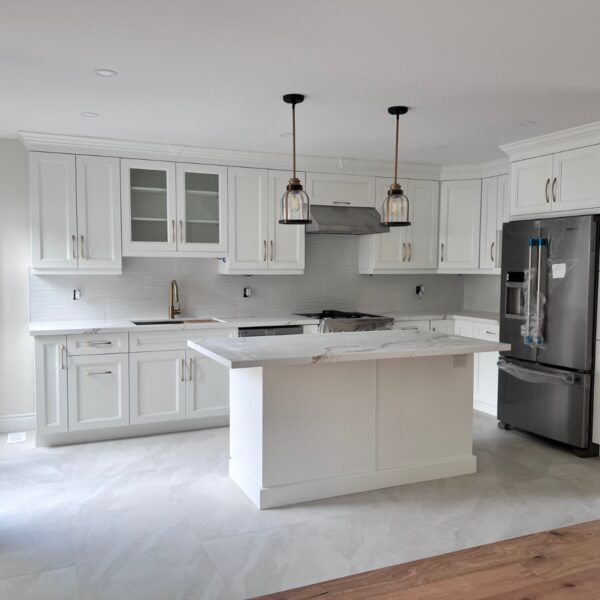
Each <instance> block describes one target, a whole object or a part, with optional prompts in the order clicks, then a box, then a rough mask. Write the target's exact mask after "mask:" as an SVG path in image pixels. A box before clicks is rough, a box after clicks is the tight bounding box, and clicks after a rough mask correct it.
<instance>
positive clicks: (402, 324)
mask: <svg viewBox="0 0 600 600" xmlns="http://www.w3.org/2000/svg"><path fill="white" fill-rule="evenodd" d="M393 329H395V330H396V331H429V321H394V326H393Z"/></svg>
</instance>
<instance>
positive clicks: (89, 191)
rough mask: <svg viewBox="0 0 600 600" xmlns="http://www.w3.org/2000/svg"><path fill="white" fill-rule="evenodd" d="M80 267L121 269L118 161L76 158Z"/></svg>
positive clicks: (99, 158) (100, 157)
mask: <svg viewBox="0 0 600 600" xmlns="http://www.w3.org/2000/svg"><path fill="white" fill-rule="evenodd" d="M76 164H77V230H78V236H79V239H78V243H79V267H80V268H85V269H120V268H121V196H120V194H121V191H120V183H119V159H118V158H109V157H103V156H77V159H76Z"/></svg>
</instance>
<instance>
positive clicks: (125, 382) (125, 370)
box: [69, 354, 129, 431]
mask: <svg viewBox="0 0 600 600" xmlns="http://www.w3.org/2000/svg"><path fill="white" fill-rule="evenodd" d="M128 424H129V366H128V360H127V354H104V355H98V356H70V357H69V431H81V430H86V429H102V428H104V427H116V426H120V425H128Z"/></svg>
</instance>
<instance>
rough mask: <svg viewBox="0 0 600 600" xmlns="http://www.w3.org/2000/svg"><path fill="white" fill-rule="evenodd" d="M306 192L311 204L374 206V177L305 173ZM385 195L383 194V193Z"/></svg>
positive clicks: (379, 200) (375, 202)
mask: <svg viewBox="0 0 600 600" xmlns="http://www.w3.org/2000/svg"><path fill="white" fill-rule="evenodd" d="M306 192H307V194H308V197H309V198H310V202H311V204H324V205H327V206H368V207H375V206H376V205H377V204H379V203H380V202H383V196H382V197H381V198H376V197H375V177H365V176H363V175H345V174H337V173H336V174H331V173H307V175H306ZM384 195H385V194H384Z"/></svg>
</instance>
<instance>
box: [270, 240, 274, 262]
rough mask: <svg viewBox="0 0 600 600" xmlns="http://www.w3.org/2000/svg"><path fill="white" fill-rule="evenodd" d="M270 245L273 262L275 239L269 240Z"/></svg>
mask: <svg viewBox="0 0 600 600" xmlns="http://www.w3.org/2000/svg"><path fill="white" fill-rule="evenodd" d="M269 245H270V247H271V262H273V240H269Z"/></svg>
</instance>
